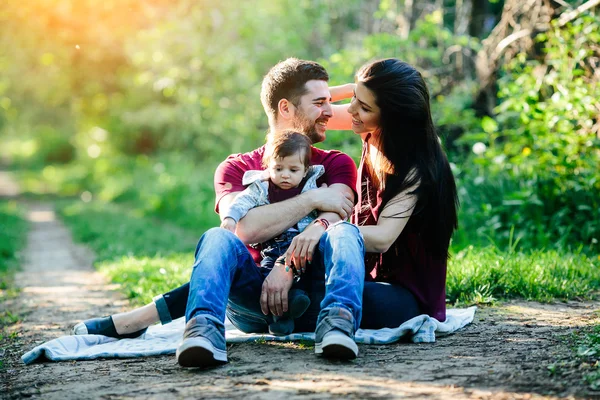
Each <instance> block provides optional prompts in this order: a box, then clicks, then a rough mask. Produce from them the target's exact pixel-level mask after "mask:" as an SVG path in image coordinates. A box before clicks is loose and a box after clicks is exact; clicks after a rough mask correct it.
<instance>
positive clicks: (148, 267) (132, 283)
mask: <svg viewBox="0 0 600 400" xmlns="http://www.w3.org/2000/svg"><path fill="white" fill-rule="evenodd" d="M57 209H58V212H59V214H60V215H61V216H62V218H63V220H64V221H65V223H66V224H67V225H68V226H69V227H70V229H71V230H72V232H73V238H74V240H76V241H78V242H82V243H85V244H86V245H88V246H90V248H92V250H94V251H95V253H96V255H97V258H96V267H97V268H98V269H99V270H100V271H101V272H103V273H105V274H106V275H107V276H108V277H109V278H110V279H111V280H112V281H114V282H117V283H120V284H121V285H122V290H123V292H124V293H125V294H126V295H127V296H128V297H129V298H130V299H132V301H133V302H134V303H135V304H142V303H146V302H148V301H150V300H151V299H152V297H153V296H155V295H157V294H160V293H163V292H165V291H168V290H170V289H173V288H175V287H177V286H178V285H180V284H181V283H184V282H186V281H187V280H188V279H189V277H190V272H191V269H190V268H191V265H192V262H193V252H194V249H195V246H196V242H197V240H198V238H199V237H200V235H201V234H202V233H203V232H202V231H200V230H199V231H192V230H189V229H183V228H180V227H177V226H174V225H172V224H170V223H167V222H164V221H160V220H156V219H153V218H149V217H141V216H139V215H136V213H133V212H130V211H129V210H127V209H125V208H123V207H119V206H115V205H114V204H104V203H84V202H81V201H63V202H60V203H59V205H58V207H57Z"/></svg>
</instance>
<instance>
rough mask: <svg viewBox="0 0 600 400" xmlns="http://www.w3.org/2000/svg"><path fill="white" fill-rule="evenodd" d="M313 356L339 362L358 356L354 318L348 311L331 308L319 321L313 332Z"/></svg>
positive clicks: (340, 308)
mask: <svg viewBox="0 0 600 400" xmlns="http://www.w3.org/2000/svg"><path fill="white" fill-rule="evenodd" d="M315 354H317V355H322V356H323V357H328V358H338V359H341V360H352V359H355V358H356V357H357V356H358V346H357V345H356V342H355V341H354V317H353V316H352V313H351V312H350V311H348V310H346V309H345V308H342V307H333V308H331V309H330V310H329V311H328V313H327V316H325V317H324V318H323V319H321V321H319V324H318V325H317V330H316V331H315Z"/></svg>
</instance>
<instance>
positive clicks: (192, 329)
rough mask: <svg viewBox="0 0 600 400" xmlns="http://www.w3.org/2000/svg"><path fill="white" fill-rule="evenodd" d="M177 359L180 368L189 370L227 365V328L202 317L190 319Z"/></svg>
mask: <svg viewBox="0 0 600 400" xmlns="http://www.w3.org/2000/svg"><path fill="white" fill-rule="evenodd" d="M176 357H177V362H178V363H179V365H180V366H182V367H188V368H189V367H210V366H216V365H220V364H223V363H226V362H227V348H226V345H225V328H224V327H223V326H219V325H218V324H217V323H216V322H214V321H212V320H210V319H208V318H206V317H204V316H202V315H199V316H197V317H194V318H192V319H190V320H189V321H188V323H187V324H186V325H185V331H184V333H183V341H182V342H181V344H180V345H179V347H178V348H177V354H176Z"/></svg>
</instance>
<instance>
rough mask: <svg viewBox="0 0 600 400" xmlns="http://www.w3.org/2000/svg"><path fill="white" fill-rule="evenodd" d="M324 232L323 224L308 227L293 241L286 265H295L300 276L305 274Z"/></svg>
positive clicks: (286, 256)
mask: <svg viewBox="0 0 600 400" xmlns="http://www.w3.org/2000/svg"><path fill="white" fill-rule="evenodd" d="M324 232H325V227H324V226H323V225H321V224H310V225H309V226H307V227H306V229H304V231H303V232H302V233H301V234H299V235H297V236H296V237H295V238H294V239H292V243H291V244H290V247H288V249H287V251H286V252H285V265H286V266H290V265H292V263H293V264H294V267H295V268H296V271H298V273H299V274H302V273H304V272H305V271H306V266H307V264H308V263H310V262H311V261H312V257H313V254H314V252H315V248H316V247H317V245H318V244H319V240H320V239H321V236H323V233H324Z"/></svg>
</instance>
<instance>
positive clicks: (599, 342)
mask: <svg viewBox="0 0 600 400" xmlns="http://www.w3.org/2000/svg"><path fill="white" fill-rule="evenodd" d="M564 340H565V341H566V342H567V343H569V345H570V346H571V347H572V349H573V361H570V362H571V363H573V364H574V365H576V366H577V368H578V369H580V370H584V371H585V373H584V375H583V377H584V379H585V382H586V384H587V385H588V386H589V388H590V389H591V390H594V391H597V390H600V368H599V367H600V325H598V324H596V325H592V326H589V327H586V328H582V329H579V330H577V331H575V332H574V333H573V334H571V335H567V336H565V338H564ZM556 369H557V368H556ZM551 372H553V371H552V370H551Z"/></svg>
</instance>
